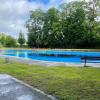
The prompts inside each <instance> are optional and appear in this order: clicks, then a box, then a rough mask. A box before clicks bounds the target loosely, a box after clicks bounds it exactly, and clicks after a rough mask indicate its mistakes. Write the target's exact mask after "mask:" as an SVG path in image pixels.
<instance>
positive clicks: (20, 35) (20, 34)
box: [18, 32, 25, 47]
mask: <svg viewBox="0 0 100 100" xmlns="http://www.w3.org/2000/svg"><path fill="white" fill-rule="evenodd" d="M18 43H19V44H20V47H22V46H23V44H24V43H25V37H24V34H23V33H22V32H20V33H19V37H18Z"/></svg>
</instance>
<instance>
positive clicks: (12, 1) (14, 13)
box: [0, 0, 73, 37]
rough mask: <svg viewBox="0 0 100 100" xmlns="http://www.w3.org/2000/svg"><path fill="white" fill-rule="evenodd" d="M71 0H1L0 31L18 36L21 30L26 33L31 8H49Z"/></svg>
mask: <svg viewBox="0 0 100 100" xmlns="http://www.w3.org/2000/svg"><path fill="white" fill-rule="evenodd" d="M70 1H73V0H0V33H1V32H4V33H7V34H9V35H12V36H14V37H16V36H18V33H19V31H20V30H22V31H23V32H24V33H26V32H27V30H26V28H25V22H26V20H27V19H28V16H29V11H30V10H35V9H38V8H39V9H43V10H47V9H48V8H50V7H57V6H59V4H61V3H64V2H70Z"/></svg>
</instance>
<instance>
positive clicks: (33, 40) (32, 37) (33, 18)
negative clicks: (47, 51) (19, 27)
mask: <svg viewBox="0 0 100 100" xmlns="http://www.w3.org/2000/svg"><path fill="white" fill-rule="evenodd" d="M43 20H44V12H43V11H42V10H40V9H37V10H35V11H31V12H30V19H29V20H28V21H27V25H26V27H27V28H28V31H29V33H28V45H29V46H30V47H39V46H40V45H41V39H42V35H43V32H42V28H43V24H44V21H43Z"/></svg>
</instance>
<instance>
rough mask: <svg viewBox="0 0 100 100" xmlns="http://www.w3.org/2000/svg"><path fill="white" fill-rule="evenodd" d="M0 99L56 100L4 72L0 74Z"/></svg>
mask: <svg viewBox="0 0 100 100" xmlns="http://www.w3.org/2000/svg"><path fill="white" fill-rule="evenodd" d="M0 100H56V99H55V98H53V97H52V96H50V95H46V94H45V93H43V92H41V91H39V90H37V89H35V88H32V87H31V86H28V85H27V84H25V83H23V82H21V81H19V80H17V79H15V78H13V77H11V76H9V75H6V74H0Z"/></svg>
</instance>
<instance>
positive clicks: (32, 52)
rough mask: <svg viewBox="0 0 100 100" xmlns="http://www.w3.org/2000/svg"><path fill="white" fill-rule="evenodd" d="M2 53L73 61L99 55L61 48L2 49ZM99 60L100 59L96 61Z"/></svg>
mask: <svg viewBox="0 0 100 100" xmlns="http://www.w3.org/2000/svg"><path fill="white" fill-rule="evenodd" d="M2 54H3V55H7V56H16V57H22V58H28V59H32V60H43V61H56V62H74V63H80V62H81V59H80V56H94V57H95V56H96V57H100V52H78V51H61V50H4V51H3V52H2ZM39 54H55V55H56V54H61V55H75V56H70V57H69V56H68V57H63V56H62V57H61V56H59V57H58V56H45V55H44V56H41V55H39ZM98 62H100V61H98Z"/></svg>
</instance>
